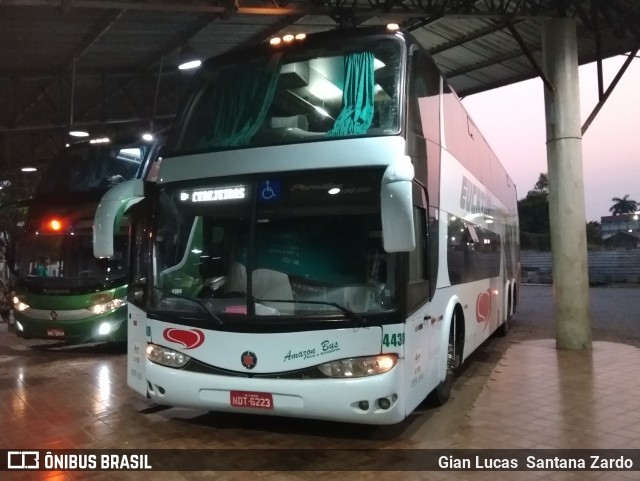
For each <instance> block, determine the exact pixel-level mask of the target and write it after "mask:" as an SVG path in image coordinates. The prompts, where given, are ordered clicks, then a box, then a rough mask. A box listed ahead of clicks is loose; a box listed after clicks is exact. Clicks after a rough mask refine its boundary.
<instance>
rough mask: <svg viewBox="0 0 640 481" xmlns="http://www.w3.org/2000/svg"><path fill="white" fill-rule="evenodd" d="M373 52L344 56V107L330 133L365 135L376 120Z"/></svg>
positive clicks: (337, 134) (330, 134) (328, 133)
mask: <svg viewBox="0 0 640 481" xmlns="http://www.w3.org/2000/svg"><path fill="white" fill-rule="evenodd" d="M373 60H374V57H373V53H372V52H363V53H352V54H349V55H347V56H345V58H344V68H345V82H344V90H343V93H342V110H341V111H340V114H339V115H338V118H337V119H336V122H335V124H334V125H333V129H331V130H330V131H329V132H327V135H329V136H335V137H337V136H344V135H362V134H365V133H366V132H367V129H369V127H371V121H372V120H373V86H374V79H373V76H374V75H373Z"/></svg>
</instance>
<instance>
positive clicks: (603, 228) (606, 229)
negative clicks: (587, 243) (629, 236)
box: [600, 212, 640, 239]
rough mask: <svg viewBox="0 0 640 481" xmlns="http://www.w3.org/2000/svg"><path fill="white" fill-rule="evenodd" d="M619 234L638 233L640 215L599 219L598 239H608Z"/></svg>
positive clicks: (623, 215) (608, 216) (639, 230)
mask: <svg viewBox="0 0 640 481" xmlns="http://www.w3.org/2000/svg"><path fill="white" fill-rule="evenodd" d="M619 232H627V233H630V232H640V213H638V212H636V213H635V214H621V215H607V216H604V217H600V237H602V238H603V239H608V238H609V237H611V236H612V235H614V234H617V233H619Z"/></svg>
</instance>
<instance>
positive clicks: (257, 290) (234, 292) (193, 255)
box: [151, 171, 396, 320]
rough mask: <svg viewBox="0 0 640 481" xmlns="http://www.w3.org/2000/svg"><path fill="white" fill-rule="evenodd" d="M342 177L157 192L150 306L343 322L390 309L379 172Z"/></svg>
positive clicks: (390, 273) (390, 269)
mask: <svg viewBox="0 0 640 481" xmlns="http://www.w3.org/2000/svg"><path fill="white" fill-rule="evenodd" d="M344 175H345V174H342V175H337V174H336V173H332V174H325V173H316V174H293V175H291V174H288V175H287V174H285V175H284V176H283V178H272V179H265V180H262V181H258V182H257V183H256V184H253V185H251V184H250V183H243V182H239V183H236V184H226V185H221V186H211V187H209V186H207V187H198V188H196V189H185V188H176V189H174V188H171V189H165V190H163V191H162V193H161V194H160V197H159V198H158V203H159V205H158V213H159V215H158V220H157V224H156V235H155V240H156V241H155V246H154V253H155V259H156V262H155V268H156V272H155V275H154V284H155V287H156V289H154V295H153V296H152V300H151V307H152V308H155V309H159V310H171V311H184V312H199V313H205V312H206V311H208V312H209V313H213V314H214V316H215V317H216V318H217V317H219V316H220V315H222V317H226V316H224V315H226V314H228V315H239V316H245V315H255V316H295V317H304V316H317V315H326V314H332V315H341V314H342V315H345V314H346V317H348V318H351V319H352V320H353V319H354V318H355V319H360V316H359V314H362V315H365V314H372V313H382V312H389V311H391V310H393V309H395V308H396V292H395V287H394V286H395V282H394V279H395V275H394V274H395V256H394V255H392V254H387V253H386V252H384V250H383V248H382V241H381V222H380V206H379V196H380V187H379V185H380V177H381V173H373V172H368V171H365V172H358V173H353V172H352V173H351V174H346V178H345V177H344ZM336 189H337V190H336ZM252 192H253V194H252ZM253 195H255V196H256V197H257V199H256V200H255V202H256V205H257V207H256V208H255V210H254V209H252V204H253V202H252V200H251V199H252V197H253ZM213 199H219V200H213ZM185 298H186V299H185ZM189 299H191V300H193V302H188V300H189ZM203 305H205V306H206V309H205V308H203ZM354 314H356V315H354Z"/></svg>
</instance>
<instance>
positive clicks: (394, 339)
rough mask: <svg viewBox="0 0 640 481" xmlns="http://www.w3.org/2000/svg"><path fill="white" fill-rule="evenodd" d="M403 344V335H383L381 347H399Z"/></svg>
mask: <svg viewBox="0 0 640 481" xmlns="http://www.w3.org/2000/svg"><path fill="white" fill-rule="evenodd" d="M403 344H404V334H402V333H400V334H391V335H389V334H385V335H384V336H382V345H383V346H384V347H389V346H393V347H400V346H402V345H403Z"/></svg>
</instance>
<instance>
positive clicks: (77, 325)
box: [13, 307, 127, 343]
mask: <svg viewBox="0 0 640 481" xmlns="http://www.w3.org/2000/svg"><path fill="white" fill-rule="evenodd" d="M29 311H30V309H27V310H25V311H22V312H20V311H16V312H15V313H14V317H15V324H14V326H13V331H14V332H15V333H16V335H18V336H19V337H23V338H25V339H47V340H51V341H62V342H70V343H81V342H89V341H94V342H124V341H126V339H127V324H126V322H125V321H126V316H127V309H126V307H123V308H120V309H116V310H115V311H112V312H109V313H106V314H101V315H88V316H87V317H85V318H80V319H78V318H75V319H65V318H64V317H65V311H62V310H61V311H57V316H58V318H57V319H55V320H53V319H41V318H38V317H32V316H30V315H29V314H30V312H29ZM39 317H41V316H39Z"/></svg>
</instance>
